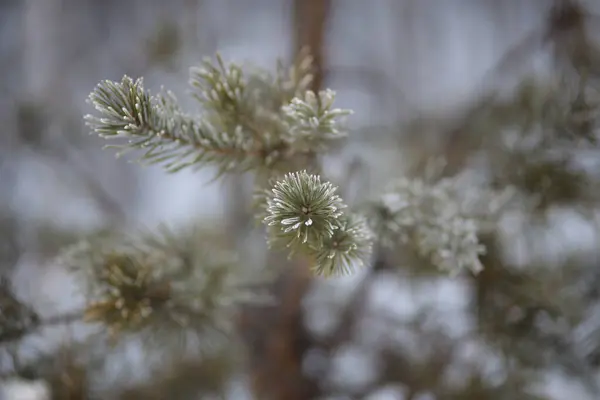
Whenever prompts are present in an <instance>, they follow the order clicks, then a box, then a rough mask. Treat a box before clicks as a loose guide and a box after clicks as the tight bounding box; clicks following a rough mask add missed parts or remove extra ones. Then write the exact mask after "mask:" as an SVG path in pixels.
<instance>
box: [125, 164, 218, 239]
mask: <svg viewBox="0 0 600 400" xmlns="http://www.w3.org/2000/svg"><path fill="white" fill-rule="evenodd" d="M215 173H216V171H214V170H211V169H208V170H202V171H193V170H191V169H184V170H182V171H179V172H178V173H176V174H168V173H166V172H165V171H164V170H163V168H161V167H159V166H152V167H147V168H144V169H143V172H142V173H141V174H140V181H141V186H142V187H144V188H145V190H144V197H143V200H144V201H142V202H141V204H140V205H139V207H138V208H137V209H136V210H135V212H134V213H135V215H134V220H136V221H140V222H141V223H142V224H143V225H144V226H147V227H150V228H152V227H155V226H157V225H159V224H161V223H165V222H168V223H169V224H172V225H174V226H186V225H188V224H189V222H190V220H194V219H195V218H202V217H206V218H209V219H210V218H213V217H215V216H221V215H223V212H224V203H223V188H222V186H220V185H219V184H217V183H210V180H211V179H212V177H213V175H214V174H215Z"/></svg>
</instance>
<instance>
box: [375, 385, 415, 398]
mask: <svg viewBox="0 0 600 400" xmlns="http://www.w3.org/2000/svg"><path fill="white" fill-rule="evenodd" d="M407 392H408V390H407V388H406V387H404V386H403V385H401V384H398V385H386V386H383V387H381V388H379V389H377V390H375V391H374V392H371V393H369V394H368V395H367V397H365V400H406V399H407V396H406V395H407Z"/></svg>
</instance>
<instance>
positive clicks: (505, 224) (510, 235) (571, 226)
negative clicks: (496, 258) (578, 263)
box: [500, 208, 598, 266]
mask: <svg viewBox="0 0 600 400" xmlns="http://www.w3.org/2000/svg"><path fill="white" fill-rule="evenodd" d="M500 243H501V245H502V248H503V249H504V253H503V256H504V258H505V259H506V260H507V262H509V263H510V264H512V265H515V266H525V265H530V264H531V263H536V262H540V263H544V264H546V265H550V266H552V265H560V264H561V263H564V262H565V261H567V260H568V258H569V257H570V256H572V255H573V254H586V253H589V254H592V253H593V252H594V251H595V249H596V248H597V243H598V225H597V223H596V222H595V221H594V220H593V218H589V216H586V215H583V214H582V213H580V212H577V211H576V210H573V209H564V208H563V209H554V210H550V211H548V215H547V223H546V224H540V223H535V222H532V221H531V219H530V218H528V217H527V216H525V215H523V214H521V213H510V214H508V213H507V214H506V215H505V216H504V217H503V218H502V219H501V221H500Z"/></svg>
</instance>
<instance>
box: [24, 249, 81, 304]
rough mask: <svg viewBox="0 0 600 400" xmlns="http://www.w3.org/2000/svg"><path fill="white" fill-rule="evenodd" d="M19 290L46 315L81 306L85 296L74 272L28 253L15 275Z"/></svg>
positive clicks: (25, 298) (28, 301) (25, 299)
mask: <svg viewBox="0 0 600 400" xmlns="http://www.w3.org/2000/svg"><path fill="white" fill-rule="evenodd" d="M12 278H13V279H12V282H13V285H14V287H15V293H17V295H18V296H19V297H20V298H22V299H23V300H24V301H26V302H27V303H29V304H31V305H32V306H33V307H34V308H35V310H36V311H37V312H38V313H39V314H40V315H42V316H55V315H57V314H60V313H63V312H69V311H72V310H74V309H77V307H78V306H80V305H82V304H83V301H84V296H83V293H82V292H81V290H80V288H79V286H78V285H77V282H76V280H75V278H74V276H73V274H71V273H69V272H68V271H66V270H65V269H64V268H62V267H60V266H58V265H56V264H54V263H49V262H47V261H44V260H40V259H39V258H38V257H37V256H36V255H34V254H28V253H25V254H24V255H23V256H22V257H21V258H20V259H19V261H18V263H17V266H16V268H15V272H14V274H13V277H12Z"/></svg>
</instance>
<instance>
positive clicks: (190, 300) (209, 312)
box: [59, 228, 267, 344]
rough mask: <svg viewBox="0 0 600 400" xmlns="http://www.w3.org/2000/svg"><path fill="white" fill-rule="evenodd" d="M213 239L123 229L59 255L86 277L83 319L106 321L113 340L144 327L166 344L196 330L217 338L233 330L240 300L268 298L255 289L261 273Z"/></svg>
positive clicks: (143, 330) (196, 234)
mask: <svg viewBox="0 0 600 400" xmlns="http://www.w3.org/2000/svg"><path fill="white" fill-rule="evenodd" d="M213 239H214V237H213V238H211V237H210V236H207V235H205V234H201V233H200V231H199V230H197V229H194V230H191V231H184V232H181V233H177V234H176V233H173V232H171V231H170V230H167V229H166V228H163V229H161V231H160V232H158V233H141V234H138V235H135V236H133V235H128V234H125V233H122V232H117V233H114V234H111V235H103V236H97V237H92V238H89V239H85V240H83V241H81V242H80V243H78V244H76V245H74V246H73V247H71V248H68V249H66V250H65V251H64V252H63V254H62V255H61V256H60V257H59V261H60V262H61V263H62V264H64V265H65V266H67V267H68V268H69V269H71V270H73V271H74V272H78V273H80V274H81V276H82V277H83V278H84V282H85V283H86V286H87V288H88V290H87V292H88V296H87V300H88V304H87V306H86V308H85V313H84V318H85V320H86V321H87V322H93V323H100V324H102V325H104V326H106V329H107V332H108V335H109V338H110V339H112V340H116V339H118V337H119V335H121V334H127V333H142V334H145V335H146V336H149V337H150V338H153V337H156V336H159V335H163V336H161V339H162V342H163V343H164V342H165V339H166V340H167V341H168V340H169V338H170V337H173V336H176V337H177V338H178V339H183V338H185V336H186V334H188V333H193V334H197V335H204V338H205V339H207V342H210V340H208V339H210V338H212V339H215V340H217V339H218V338H220V337H227V335H228V333H231V329H232V324H233V315H234V313H235V312H236V307H237V306H238V305H241V304H245V303H247V302H250V303H254V302H263V301H265V300H267V299H266V298H265V296H264V295H263V294H262V293H261V292H260V291H258V290H256V289H255V288H254V285H255V284H258V283H260V282H261V279H262V278H261V277H256V276H253V275H251V273H252V272H251V271H249V270H248V269H243V268H240V264H239V261H238V260H237V258H236V257H234V256H233V255H232V254H231V253H230V252H228V251H225V250H223V249H221V248H219V246H218V245H217V246H216V245H215V244H216V243H214V240H213ZM215 334H217V335H216V336H215ZM223 335H224V336H223ZM176 342H177V340H176ZM209 344H210V343H209Z"/></svg>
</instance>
